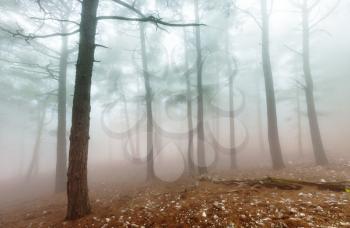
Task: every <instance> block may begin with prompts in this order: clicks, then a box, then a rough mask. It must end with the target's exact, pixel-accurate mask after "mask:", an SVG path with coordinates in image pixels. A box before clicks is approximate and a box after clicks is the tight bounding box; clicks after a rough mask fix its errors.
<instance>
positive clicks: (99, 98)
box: [0, 0, 350, 197]
mask: <svg viewBox="0 0 350 228" xmlns="http://www.w3.org/2000/svg"><path fill="white" fill-rule="evenodd" d="M125 2H127V3H128V4H130V5H132V4H134V5H133V6H135V7H136V8H138V9H140V10H141V11H142V12H143V13H144V14H145V15H147V16H150V15H152V16H154V18H157V19H159V20H161V21H165V22H171V23H177V24H183V23H184V24H186V23H194V22H196V17H195V14H194V11H195V8H194V4H193V1H187V0H186V1H166V0H149V1H140V0H139V1H135V2H134V3H132V1H125ZM267 2H268V4H267V5H268V11H269V12H268V15H269V19H270V28H269V34H270V39H269V47H268V48H269V51H270V53H269V56H270V59H271V67H272V76H273V85H274V88H272V89H273V92H274V95H275V98H276V99H275V100H276V111H277V114H276V116H277V123H278V124H277V127H278V135H279V141H280V145H281V154H282V156H283V161H284V163H285V165H286V166H287V167H293V166H298V165H317V162H316V161H315V156H314V150H315V148H314V147H313V144H312V138H311V133H310V127H309V126H310V125H309V118H310V110H308V106H307V105H308V104H307V100H306V97H305V94H306V93H305V91H307V88H309V89H311V87H307V86H308V85H307V84H306V81H305V78H304V74H305V72H304V71H303V70H305V65H304V66H303V30H302V24H303V23H302V13H301V9H302V8H301V7H302V4H303V1H299V0H296V1H294V0H291V1H289V0H279V1H272V2H273V3H272V2H270V1H267ZM308 2H309V3H308V4H309V6H311V5H312V6H313V4H314V3H316V2H318V3H317V4H315V6H314V8H312V11H311V12H310V15H309V23H310V25H311V26H313V27H312V28H310V33H309V35H310V37H309V38H310V40H309V42H310V50H309V51H310V53H309V62H310V64H309V65H310V68H311V73H312V79H313V88H312V89H311V90H312V92H313V98H314V99H313V100H314V103H315V107H316V117H317V120H318V125H319V130H320V134H321V139H322V144H323V146H324V151H325V154H326V156H327V160H328V161H329V163H330V164H346V163H349V162H350V153H349V149H350V141H349V135H350V120H349V116H350V105H349V97H350V90H349V84H350V77H349V72H350V64H349V59H350V30H349V29H348V28H349V25H348V24H349V21H350V13H349V12H350V2H349V1H348V0H343V1H339V2H338V1H336V0H328V1H326V0H324V1H316V0H315V1H313V0H309V1H308ZM67 6H68V7H67ZM0 10H1V19H0V74H1V75H0V123H1V128H0V188H3V190H4V189H6V191H8V189H10V190H9V191H12V190H11V189H15V188H17V187H18V186H17V185H15V184H13V183H26V184H28V186H30V185H37V183H39V182H40V183H41V184H42V183H45V184H44V185H45V187H43V188H45V189H49V190H47V191H48V192H50V191H52V190H53V189H54V185H55V176H56V174H55V173H56V171H57V168H56V165H57V156H58V153H59V151H58V150H59V149H57V148H58V145H57V134H58V128H59V126H60V124H59V123H58V119H59V113H60V111H61V112H62V109H60V111H59V108H58V94H59V90H58V84H59V82H60V78H59V77H60V71H61V70H62V66H60V62H61V61H60V60H62V59H60V58H62V50H64V48H65V53H66V55H67V56H66V58H67V59H66V61H67V67H66V72H67V75H66V76H67V77H66V82H64V81H63V82H62V81H61V82H62V83H65V85H64V87H65V88H66V93H65V94H64V95H63V96H65V99H66V102H65V104H64V107H66V112H65V113H66V117H65V121H66V127H65V128H64V132H65V137H66V146H64V145H63V147H66V155H64V156H63V157H64V158H65V162H64V163H67V164H66V165H63V167H67V166H68V157H69V156H68V154H69V142H70V141H69V138H70V134H71V131H70V129H71V123H72V107H73V96H74V85H75V83H76V81H75V77H76V61H77V58H78V54H79V50H80V51H81V50H82V49H79V48H78V46H79V33H78V32H79V30H78V32H74V33H73V34H71V35H69V36H67V34H65V35H64V36H62V34H63V33H68V32H71V31H75V30H76V29H77V28H79V24H78V23H79V21H80V12H81V3H80V2H79V1H73V0H72V1H69V0H67V1H53V0H41V1H34V0H33V1H21V0H16V1H12V0H1V1H0ZM97 15H98V16H109V15H118V16H121V17H125V18H127V17H129V18H135V17H137V16H139V15H137V14H135V12H134V11H133V10H130V9H128V8H126V7H123V6H122V5H120V4H116V2H113V1H109V0H101V1H100V3H99V6H98V13H97ZM261 17H262V15H261V9H260V1H258V0H249V1H248V0H236V1H235V0H233V1H228V0H227V1H226V0H221V1H206V0H200V1H199V21H197V22H196V23H198V24H199V23H200V24H201V25H195V26H192V27H191V26H186V27H177V26H176V27H174V26H166V25H163V24H160V23H157V22H154V21H150V22H149V21H148V22H147V21H145V22H137V21H136V22H135V21H128V20H123V19H122V20H109V19H106V20H103V19H101V20H99V22H98V25H97V32H96V41H95V43H96V44H97V45H96V51H95V56H94V59H95V62H94V66H93V76H92V83H91V112H90V132H89V136H90V137H89V148H88V177H89V180H93V181H94V182H98V181H111V182H113V181H116V182H123V181H124V182H126V181H129V182H133V181H135V182H143V181H146V179H147V166H148V165H147V164H149V163H148V162H149V161H148V162H147V154H148V152H147V150H148V147H147V139H148V138H147V137H149V134H152V136H153V139H152V141H153V143H152V144H153V163H154V166H153V169H154V173H155V176H156V177H157V178H158V179H160V180H161V181H165V182H174V181H177V180H179V179H181V178H183V177H184V175H185V176H186V173H187V172H188V164H189V160H192V162H190V163H193V164H194V166H195V167H203V166H205V167H206V168H208V172H209V173H220V172H225V171H228V170H230V169H231V168H230V167H231V166H230V164H231V163H230V161H231V160H230V159H231V153H232V151H233V150H232V148H234V149H235V150H234V153H235V154H236V163H237V167H235V168H237V169H239V170H246V169H259V168H262V169H270V168H272V167H273V164H272V163H271V154H270V149H269V148H270V146H271V145H270V144H269V137H268V115H269V114H268V112H267V109H268V108H267V103H266V90H265V83H264V71H263V59H262V45H263V44H262V26H263V24H262V21H261ZM197 29H199V31H200V44H199V47H200V49H201V50H200V52H201V59H200V60H198V53H199V52H198V51H199V50H198V36H197V37H196V30H197ZM49 34H51V35H49ZM55 34H56V35H55ZM60 34H61V35H60ZM140 34H141V36H140ZM142 34H143V37H144V40H143V41H142ZM197 35H198V34H197ZM64 38H67V46H66V47H63V46H62V45H64V44H63V43H64V41H63V40H64ZM196 38H197V39H196ZM140 39H141V40H140ZM184 41H186V42H184ZM142 42H143V43H144V45H145V47H144V49H145V50H143V47H142ZM80 48H81V47H80ZM143 51H144V53H143ZM304 51H305V50H304ZM145 59H146V61H147V63H146V65H147V68H145ZM198 61H199V65H198ZM61 63H62V62H61ZM198 66H201V70H202V75H201V77H202V91H201V93H202V96H203V118H204V120H203V127H204V139H203V141H204V148H205V152H204V154H205V164H202V161H203V160H201V159H200V158H199V157H198V156H199V155H198V154H197V151H198V149H197V148H198V145H200V143H198V137H197V135H198V134H197V130H198V129H200V128H198V127H196V126H197V122H198V121H199V119H200V118H198V109H197V107H198V99H197V98H198V80H197V77H198ZM303 67H304V68H303ZM145 75H148V77H149V82H150V83H149V84H150V85H149V86H150V87H151V91H150V93H149V94H148V95H147V92H146V89H147V88H146V87H145V81H144V79H145ZM186 76H188V83H189V84H186V83H187V81H186V80H187V79H186ZM231 77H233V78H234V79H233V82H232V85H233V86H232V88H233V95H232V99H233V100H232V104H234V110H231V112H230V105H229V104H230V90H229V87H230V85H231V84H230V78H231ZM187 85H189V88H187V87H186V86H187ZM311 90H310V91H311ZM147 97H148V98H149V100H150V102H151V103H152V105H151V107H152V111H151V112H152V114H153V115H152V116H153V118H152V120H153V121H152V122H153V123H152V124H153V127H152V129H153V130H152V133H147V118H148V117H149V116H148V115H149V113H148V111H149V110H148V109H147V105H146V104H147V102H146V100H147V99H148V98H147ZM189 101H191V102H190V103H191V105H192V107H191V110H192V114H191V115H192V116H191V119H192V125H193V128H192V130H189V129H188V103H189ZM63 111H64V110H63ZM232 113H234V114H232ZM231 114H232V115H234V118H232V115H231ZM230 115H231V116H230ZM61 117H62V116H61ZM230 119H234V144H232V137H231V138H230V130H232V128H231V127H232V126H231V125H230ZM64 125H65V124H64ZM62 126H63V125H62V122H61V127H62ZM61 129H62V128H61ZM189 132H194V138H193V144H192V145H193V153H192V154H191V155H189V154H188V137H189ZM231 133H232V132H231ZM73 138H74V137H73ZM201 140H202V139H201ZM271 140H272V141H274V140H276V138H273V137H272V138H271ZM314 146H315V145H314ZM198 153H199V152H198ZM31 166H33V167H31ZM65 172H66V170H65ZM39 180H40V181H39ZM16 186H17V187H16ZM37 186H42V185H39V184H38V185H37ZM31 188H32V187H28V192H27V193H28V195H30V194H32V193H31V192H32V191H33V189H31ZM40 188H41V187H40ZM17 190H18V189H17ZM0 192H1V191H0ZM23 192H25V190H24V189H21V193H20V194H25V193H23ZM39 192H40V191H39ZM3 196H5V197H6V194H5V193H4V195H3ZM22 196H23V195H22ZM12 197H15V196H12ZM16 197H20V196H16Z"/></svg>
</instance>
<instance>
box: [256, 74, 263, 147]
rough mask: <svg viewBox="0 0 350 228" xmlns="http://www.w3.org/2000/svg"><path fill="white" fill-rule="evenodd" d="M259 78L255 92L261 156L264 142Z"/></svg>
mask: <svg viewBox="0 0 350 228" xmlns="http://www.w3.org/2000/svg"><path fill="white" fill-rule="evenodd" d="M260 83H261V81H260V77H259V78H258V79H257V80H256V91H257V103H256V106H257V107H256V108H257V116H256V117H257V123H258V134H259V146H260V150H261V152H262V154H265V142H264V132H263V118H262V110H261V97H260Z"/></svg>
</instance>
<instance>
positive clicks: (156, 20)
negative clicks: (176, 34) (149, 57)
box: [97, 16, 205, 27]
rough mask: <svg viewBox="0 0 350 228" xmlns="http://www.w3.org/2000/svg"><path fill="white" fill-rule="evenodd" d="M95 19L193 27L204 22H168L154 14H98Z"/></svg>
mask: <svg viewBox="0 0 350 228" xmlns="http://www.w3.org/2000/svg"><path fill="white" fill-rule="evenodd" d="M97 20H122V21H137V22H152V23H154V24H155V25H157V27H158V25H165V26H169V27H193V26H205V24H197V23H188V24H186V23H184V24H183V23H179V24H178V23H170V22H165V21H162V19H161V18H156V17H154V16H148V17H143V18H130V17H122V16H99V17H97Z"/></svg>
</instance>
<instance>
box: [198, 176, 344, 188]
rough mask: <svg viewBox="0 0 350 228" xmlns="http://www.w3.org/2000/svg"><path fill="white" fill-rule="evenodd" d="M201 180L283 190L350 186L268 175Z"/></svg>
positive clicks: (203, 179)
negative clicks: (242, 178)
mask: <svg viewBox="0 0 350 228" xmlns="http://www.w3.org/2000/svg"><path fill="white" fill-rule="evenodd" d="M199 180H200V181H209V182H212V183H215V184H224V185H248V186H251V187H266V188H277V189H282V190H300V189H302V188H303V187H304V186H310V187H317V188H318V189H319V190H329V191H334V192H346V191H347V190H348V189H349V188H350V182H348V181H344V182H320V183H319V182H308V181H300V180H293V179H281V178H273V177H267V178H263V179H246V180H222V179H215V178H210V177H201V178H200V179H199Z"/></svg>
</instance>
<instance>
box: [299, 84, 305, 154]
mask: <svg viewBox="0 0 350 228" xmlns="http://www.w3.org/2000/svg"><path fill="white" fill-rule="evenodd" d="M297 122H298V123H297V124H298V151H299V155H300V156H303V155H304V153H303V137H302V123H301V107H300V88H297Z"/></svg>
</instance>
